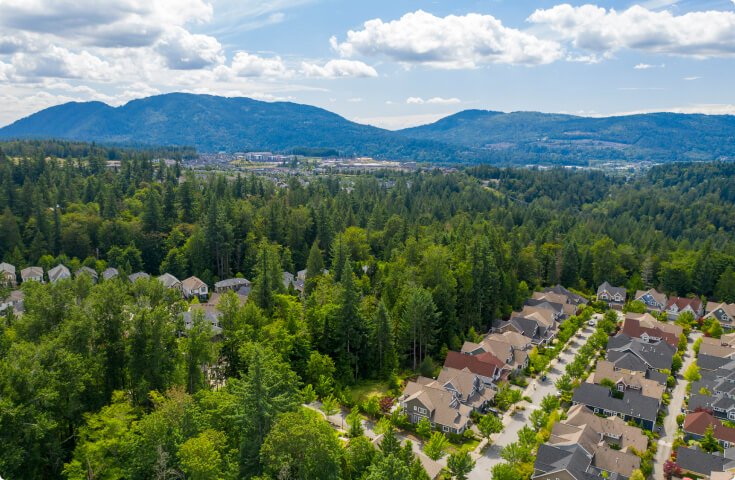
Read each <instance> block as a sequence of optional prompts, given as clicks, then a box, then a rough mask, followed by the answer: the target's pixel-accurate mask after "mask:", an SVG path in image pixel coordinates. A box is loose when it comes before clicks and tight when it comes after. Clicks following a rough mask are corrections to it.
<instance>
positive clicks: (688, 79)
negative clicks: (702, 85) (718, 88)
mask: <svg viewBox="0 0 735 480" xmlns="http://www.w3.org/2000/svg"><path fill="white" fill-rule="evenodd" d="M733 2H735V0H733ZM700 78H702V77H699V76H696V75H695V76H692V77H684V80H686V81H687V82H691V81H692V80H699V79H700Z"/></svg>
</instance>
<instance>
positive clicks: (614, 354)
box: [607, 333, 677, 373]
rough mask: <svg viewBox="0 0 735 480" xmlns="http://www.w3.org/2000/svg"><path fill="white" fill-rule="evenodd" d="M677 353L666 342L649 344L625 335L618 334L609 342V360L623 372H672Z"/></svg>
mask: <svg viewBox="0 0 735 480" xmlns="http://www.w3.org/2000/svg"><path fill="white" fill-rule="evenodd" d="M676 352H677V350H676V348H674V347H672V346H671V345H669V344H668V343H666V342H658V343H647V342H645V341H643V340H642V339H639V338H631V337H630V336H628V335H626V334H625V333H618V334H617V335H615V336H614V337H611V338H610V339H609V340H608V342H607V360H608V361H610V362H611V363H612V364H613V365H615V369H616V370H618V371H623V372H630V371H638V372H643V373H646V372H647V371H648V370H655V371H658V372H661V371H663V370H671V363H672V361H673V359H674V355H675V354H676Z"/></svg>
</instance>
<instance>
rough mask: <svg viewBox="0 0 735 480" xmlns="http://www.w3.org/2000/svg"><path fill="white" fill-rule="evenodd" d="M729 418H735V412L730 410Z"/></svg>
mask: <svg viewBox="0 0 735 480" xmlns="http://www.w3.org/2000/svg"><path fill="white" fill-rule="evenodd" d="M727 418H728V419H729V420H735V412H730V413H728V414H727Z"/></svg>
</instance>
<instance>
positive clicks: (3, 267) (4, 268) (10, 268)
mask: <svg viewBox="0 0 735 480" xmlns="http://www.w3.org/2000/svg"><path fill="white" fill-rule="evenodd" d="M0 272H8V273H12V274H13V275H15V266H14V265H11V264H9V263H6V262H3V263H0Z"/></svg>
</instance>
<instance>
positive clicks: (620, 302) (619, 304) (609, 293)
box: [597, 282, 628, 310]
mask: <svg viewBox="0 0 735 480" xmlns="http://www.w3.org/2000/svg"><path fill="white" fill-rule="evenodd" d="M627 295H628V293H627V291H626V290H625V288H623V287H613V286H612V285H610V284H609V283H607V282H604V283H603V284H602V285H600V286H599V287H597V301H598V302H605V303H606V304H607V306H608V307H610V308H614V309H615V310H622V309H623V307H624V306H625V298H626V297H627Z"/></svg>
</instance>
